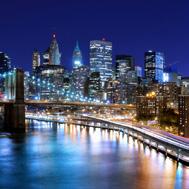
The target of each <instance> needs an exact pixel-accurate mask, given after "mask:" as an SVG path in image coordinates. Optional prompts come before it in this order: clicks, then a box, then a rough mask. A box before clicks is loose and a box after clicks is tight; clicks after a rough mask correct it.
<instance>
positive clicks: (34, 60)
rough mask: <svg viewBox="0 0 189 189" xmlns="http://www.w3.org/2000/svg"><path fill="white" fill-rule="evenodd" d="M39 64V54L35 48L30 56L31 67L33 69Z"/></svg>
mask: <svg viewBox="0 0 189 189" xmlns="http://www.w3.org/2000/svg"><path fill="white" fill-rule="evenodd" d="M39 66H40V54H39V52H38V51H37V50H35V51H34V52H33V57H32V69H33V71H34V70H35V69H36V68H37V67H39Z"/></svg>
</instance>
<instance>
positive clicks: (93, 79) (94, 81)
mask: <svg viewBox="0 0 189 189" xmlns="http://www.w3.org/2000/svg"><path fill="white" fill-rule="evenodd" d="M100 88H101V87H100V73H99V72H92V73H91V74H90V77H89V97H90V98H92V99H98V100H100V99H101V95H100Z"/></svg>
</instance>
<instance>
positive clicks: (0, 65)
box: [0, 52, 11, 98]
mask: <svg viewBox="0 0 189 189" xmlns="http://www.w3.org/2000/svg"><path fill="white" fill-rule="evenodd" d="M10 69H11V61H10V58H9V57H8V55H6V54H5V53H4V52H0V74H3V73H6V72H8V71H10ZM8 77H9V76H6V78H0V98H5V96H6V86H5V85H6V84H5V83H6V82H5V81H6V80H7V78H8Z"/></svg>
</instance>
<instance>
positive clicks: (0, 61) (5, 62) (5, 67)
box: [0, 52, 11, 73]
mask: <svg viewBox="0 0 189 189" xmlns="http://www.w3.org/2000/svg"><path fill="white" fill-rule="evenodd" d="M10 69H11V61H10V58H9V57H8V55H6V54H5V53H4V52H0V73H4V72H7V71H9V70H10Z"/></svg>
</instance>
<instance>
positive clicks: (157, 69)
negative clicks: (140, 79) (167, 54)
mask: <svg viewBox="0 0 189 189" xmlns="http://www.w3.org/2000/svg"><path fill="white" fill-rule="evenodd" d="M164 64H165V60H164V55H163V53H160V52H155V51H148V52H146V53H145V78H146V79H147V80H148V81H152V82H158V83H161V82H163V69H164Z"/></svg>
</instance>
